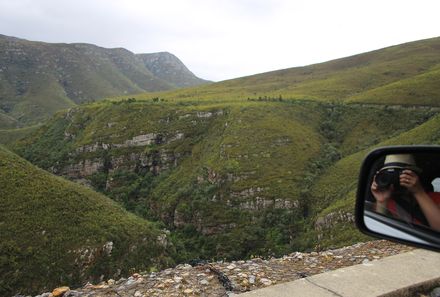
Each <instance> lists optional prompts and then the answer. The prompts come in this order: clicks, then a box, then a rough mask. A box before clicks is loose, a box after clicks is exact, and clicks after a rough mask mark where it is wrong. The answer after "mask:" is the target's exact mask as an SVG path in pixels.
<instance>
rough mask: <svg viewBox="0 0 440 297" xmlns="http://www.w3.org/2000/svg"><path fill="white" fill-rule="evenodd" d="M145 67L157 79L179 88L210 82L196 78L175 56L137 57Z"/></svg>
mask: <svg viewBox="0 0 440 297" xmlns="http://www.w3.org/2000/svg"><path fill="white" fill-rule="evenodd" d="M137 56H138V57H139V58H140V59H141V60H142V61H143V62H144V64H145V67H147V68H148V70H150V71H151V73H153V74H154V75H155V76H156V77H159V78H161V79H163V80H165V81H167V82H170V83H172V84H173V85H176V86H178V87H190V86H195V85H199V84H202V83H207V82H208V81H206V80H202V79H200V78H198V77H196V76H195V75H194V74H193V73H192V72H191V71H190V70H189V69H188V68H187V67H186V66H185V65H184V64H183V63H182V61H180V60H179V59H178V58H177V57H176V56H175V55H173V54H170V53H167V52H161V53H153V54H138V55H137Z"/></svg>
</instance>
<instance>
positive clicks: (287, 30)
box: [0, 0, 440, 81]
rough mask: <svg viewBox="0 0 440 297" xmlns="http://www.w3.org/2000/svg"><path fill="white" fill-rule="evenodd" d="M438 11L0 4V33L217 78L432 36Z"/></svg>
mask: <svg viewBox="0 0 440 297" xmlns="http://www.w3.org/2000/svg"><path fill="white" fill-rule="evenodd" d="M439 12H440V1H439V0H432V1H431V0H418V1H416V0H414V1H406V0H368V1H356V0H275V1H263V0H218V1H211V0H152V1H148V0H124V1H123V0H119V1H117V0H74V1H67V0H0V34H4V35H10V36H15V37H20V38H25V39H29V40H39V41H45V42H68V43H71V42H86V43H93V44H96V45H99V46H103V47H124V48H126V49H128V50H130V51H132V52H135V53H151V52H159V51H168V52H171V53H173V54H175V55H176V56H177V57H179V58H180V59H181V60H182V61H183V62H184V63H185V64H186V65H187V66H188V68H189V69H190V70H191V71H192V72H194V73H195V74H196V75H197V76H199V77H202V78H205V79H210V80H215V81H219V80H224V79H229V78H236V77H240V76H246V75H251V74H256V73H261V72H266V71H270V70H277V69H282V68H289V67H294V66H303V65H308V64H312V63H318V62H324V61H327V60H331V59H335V58H340V57H345V56H349V55H353V54H357V53H362V52H366V51H370V50H374V49H379V48H382V47H386V46H390V45H395V44H399V43H404V42H408V41H413V40H419V39H424V38H430V37H436V36H440V17H439ZM0 54H1V53H0Z"/></svg>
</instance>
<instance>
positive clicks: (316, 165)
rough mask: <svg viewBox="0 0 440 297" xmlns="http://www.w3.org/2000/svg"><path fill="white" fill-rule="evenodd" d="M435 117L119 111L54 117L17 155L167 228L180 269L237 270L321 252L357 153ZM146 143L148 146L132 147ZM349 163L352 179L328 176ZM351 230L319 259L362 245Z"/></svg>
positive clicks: (312, 109)
mask: <svg viewBox="0 0 440 297" xmlns="http://www.w3.org/2000/svg"><path fill="white" fill-rule="evenodd" d="M434 114H435V111H434V110H432V111H431V110H427V109H425V108H419V109H412V108H411V109H407V108H397V109H396V108H389V107H386V106H361V105H347V104H340V103H319V102H314V101H286V100H284V101H283V100H282V101H274V102H266V101H256V102H253V101H247V100H246V101H244V102H237V103H232V102H231V103H223V104H221V103H215V104H210V103H203V101H202V102H200V103H194V102H193V103H192V104H190V105H187V104H179V103H172V102H153V101H136V100H126V101H114V102H103V103H99V104H98V103H95V104H91V105H87V106H84V107H83V108H78V109H72V110H70V111H68V112H63V113H59V114H58V115H57V116H56V117H55V118H53V119H52V121H51V122H49V123H48V124H47V125H45V126H44V127H42V128H41V129H40V130H39V131H38V132H37V133H35V134H34V135H33V136H31V137H30V138H27V139H26V140H24V141H22V142H21V143H19V144H18V145H17V146H16V150H17V151H18V152H19V153H20V154H21V155H23V156H24V157H26V158H27V159H28V160H30V161H31V162H32V163H34V164H37V165H38V166H40V167H42V168H45V169H48V170H51V171H52V172H55V173H57V174H60V175H63V176H66V177H68V178H72V179H75V180H79V181H81V182H83V183H84V182H85V183H87V184H89V185H91V186H93V187H94V188H95V189H96V190H98V191H101V192H103V193H105V194H106V195H108V196H109V197H111V198H113V199H114V200H115V201H118V202H119V203H121V204H122V205H123V206H124V207H125V208H126V209H128V210H129V211H131V212H134V213H136V214H138V215H139V216H142V217H144V218H147V219H149V220H154V221H158V222H161V223H163V224H165V225H166V226H167V228H168V229H170V230H171V231H172V235H173V238H174V243H175V245H176V248H177V249H178V259H177V260H178V261H184V260H189V259H192V258H208V259H210V258H229V259H231V258H232V259H239V258H246V257H249V256H251V255H265V256H267V255H271V254H276V255H281V254H283V253H287V252H289V251H292V250H294V249H302V250H304V249H312V248H316V247H317V246H316V245H317V242H318V240H317V238H318V233H320V232H319V230H315V229H316V228H315V223H316V221H317V219H318V218H319V217H322V216H325V215H326V214H328V213H330V212H332V211H333V212H334V211H338V210H340V209H343V210H344V211H350V212H351V209H350V210H348V209H347V208H343V207H342V206H346V205H348V204H349V203H352V202H353V199H352V196H353V195H352V193H351V195H349V196H350V197H348V196H347V195H348V194H349V193H350V191H353V189H354V188H355V186H356V180H355V179H356V174H353V170H354V171H355V170H357V168H358V167H359V162H360V159H361V158H362V156H363V155H362V154H358V152H359V151H364V150H368V149H370V148H371V147H372V146H374V145H377V144H379V143H380V142H382V141H385V140H387V139H390V138H391V137H394V136H397V135H400V134H401V133H402V132H404V131H408V130H410V129H413V128H415V127H417V126H418V125H420V124H422V123H424V122H426V121H427V120H429V118H430V117H432V116H433V115H434ZM139 135H150V136H151V137H152V139H151V142H150V143H148V144H147V143H143V144H142V143H141V144H140V145H134V144H132V145H127V143H130V141H132V140H133V139H135V138H136V137H137V136H139ZM127 141H128V142H127ZM124 144H126V145H124ZM355 156H358V157H357V158H356V157H355ZM353 158H355V161H350V160H352V159H353ZM345 160H349V162H350V163H349V164H351V166H353V167H352V168H351V169H350V170H346V171H344V172H337V171H335V172H334V173H333V172H332V171H328V170H332V169H331V168H332V166H335V165H334V164H339V162H342V164H344V162H347V161H345ZM344 168H345V167H344ZM329 172H331V174H329ZM330 178H333V179H332V180H331V182H328V181H327V182H326V180H327V179H330ZM335 201H339V202H338V203H339V204H340V206H341V207H336V206H337V205H338V204H335ZM328 207H330V210H328V209H327V208H328ZM249 222H252V224H249ZM339 223H342V225H344V226H347V223H349V222H335V224H339ZM342 225H341V226H342ZM348 225H350V224H348ZM344 228H345V227H344ZM347 228H348V229H347ZM347 228H346V229H347V232H348V233H347V234H350V235H347V234H346V235H343V233H344V232H339V233H338V235H339V236H344V237H343V238H335V239H333V240H327V241H324V242H321V244H320V246H319V248H328V247H334V246H338V245H343V244H348V243H352V242H355V241H358V240H359V239H361V238H363V237H361V235H360V234H358V233H356V231H354V230H353V228H352V227H347ZM321 233H322V232H321ZM327 235H328V233H327ZM320 236H321V235H320Z"/></svg>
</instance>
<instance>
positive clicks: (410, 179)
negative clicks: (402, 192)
mask: <svg viewBox="0 0 440 297" xmlns="http://www.w3.org/2000/svg"><path fill="white" fill-rule="evenodd" d="M400 185H401V186H403V187H405V188H407V189H408V190H409V191H410V192H411V193H413V194H417V193H421V192H424V190H423V187H422V184H421V183H420V179H419V177H418V176H417V174H416V173H415V172H414V171H411V170H408V169H405V170H403V171H402V174H400Z"/></svg>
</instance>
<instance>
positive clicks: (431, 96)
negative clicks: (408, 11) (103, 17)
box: [136, 37, 440, 106]
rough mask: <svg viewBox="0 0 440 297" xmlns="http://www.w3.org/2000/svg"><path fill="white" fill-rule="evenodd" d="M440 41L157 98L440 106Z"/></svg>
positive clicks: (361, 55) (169, 93) (418, 43)
mask: <svg viewBox="0 0 440 297" xmlns="http://www.w3.org/2000/svg"><path fill="white" fill-rule="evenodd" d="M439 67H440V38H438V37H437V38H432V39H427V40H420V41H415V42H410V43H406V44H401V45H396V46H392V47H388V48H384V49H380V50H376V51H372V52H368V53H363V54H359V55H355V56H351V57H346V58H341V59H338V60H333V61H328V62H324V63H320V64H314V65H309V66H304V67H296V68H288V69H284V70H277V71H273V72H268V73H262V74H256V75H252V76H248V77H243V78H237V79H232V80H227V81H222V82H218V83H215V84H210V85H206V86H199V87H194V88H189V89H184V90H176V91H170V92H165V93H159V94H145V95H143V96H139V97H136V98H147V99H148V98H152V97H155V96H160V97H161V98H165V99H168V100H176V101H177V100H178V101H182V100H187V101H191V100H219V101H224V100H246V99H247V98H249V99H254V100H264V99H265V98H266V99H267V98H280V97H282V98H283V99H302V100H304V99H307V100H317V101H325V102H329V101H331V102H347V103H348V102H357V103H374V104H391V105H396V104H402V105H427V106H439V105H440V88H439V86H438V83H437V82H438V81H439V79H440V76H439V75H440V72H439V69H440V68H439Z"/></svg>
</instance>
